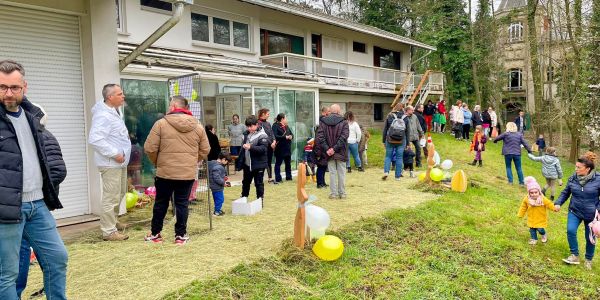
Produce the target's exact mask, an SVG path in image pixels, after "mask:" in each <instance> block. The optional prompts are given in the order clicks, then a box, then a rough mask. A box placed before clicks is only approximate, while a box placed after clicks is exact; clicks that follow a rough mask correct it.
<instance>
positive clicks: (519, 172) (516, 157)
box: [504, 154, 524, 184]
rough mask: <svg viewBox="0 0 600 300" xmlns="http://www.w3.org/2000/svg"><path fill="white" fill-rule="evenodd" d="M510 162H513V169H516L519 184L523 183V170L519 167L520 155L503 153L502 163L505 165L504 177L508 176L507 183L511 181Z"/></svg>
mask: <svg viewBox="0 0 600 300" xmlns="http://www.w3.org/2000/svg"><path fill="white" fill-rule="evenodd" d="M511 162H514V163H515V169H517V176H518V177H519V184H524V182H523V170H522V169H521V155H513V154H507V155H504V164H505V165H506V177H507V178H508V183H513V175H512V167H511Z"/></svg>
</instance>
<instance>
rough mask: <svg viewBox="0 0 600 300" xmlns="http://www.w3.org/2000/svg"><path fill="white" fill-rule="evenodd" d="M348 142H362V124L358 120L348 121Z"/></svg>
mask: <svg viewBox="0 0 600 300" xmlns="http://www.w3.org/2000/svg"><path fill="white" fill-rule="evenodd" d="M348 130H349V132H348V133H349V134H348V144H356V143H358V142H360V139H361V137H362V132H361V131H360V126H358V123H356V122H348Z"/></svg>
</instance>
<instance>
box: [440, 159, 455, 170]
mask: <svg viewBox="0 0 600 300" xmlns="http://www.w3.org/2000/svg"><path fill="white" fill-rule="evenodd" d="M440 167H442V170H450V169H452V161H451V160H449V159H446V160H444V161H443V162H442V164H441V165H440Z"/></svg>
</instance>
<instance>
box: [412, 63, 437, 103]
mask: <svg viewBox="0 0 600 300" xmlns="http://www.w3.org/2000/svg"><path fill="white" fill-rule="evenodd" d="M430 73H431V70H427V72H425V74H423V77H421V82H419V85H418V86H417V88H416V89H415V90H414V91H413V93H412V95H411V96H410V99H408V103H407V105H412V103H413V101H415V98H417V95H419V92H421V89H422V88H423V85H425V82H427V79H428V78H429V74H430Z"/></svg>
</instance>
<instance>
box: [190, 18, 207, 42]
mask: <svg viewBox="0 0 600 300" xmlns="http://www.w3.org/2000/svg"><path fill="white" fill-rule="evenodd" d="M208 37H209V32H208V16H204V15H199V14H194V13H192V40H195V41H202V42H208Z"/></svg>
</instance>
